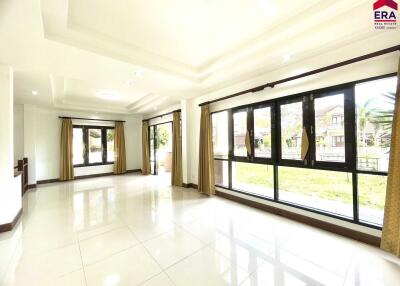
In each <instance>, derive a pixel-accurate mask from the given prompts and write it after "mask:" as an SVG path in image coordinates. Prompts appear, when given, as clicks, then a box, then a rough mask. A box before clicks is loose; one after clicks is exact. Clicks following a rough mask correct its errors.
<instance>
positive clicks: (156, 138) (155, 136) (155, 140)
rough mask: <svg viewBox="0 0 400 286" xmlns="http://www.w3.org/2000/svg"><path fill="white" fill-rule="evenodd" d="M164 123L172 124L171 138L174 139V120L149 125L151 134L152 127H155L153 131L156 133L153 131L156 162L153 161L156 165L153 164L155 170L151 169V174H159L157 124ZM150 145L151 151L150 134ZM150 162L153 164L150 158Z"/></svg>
mask: <svg viewBox="0 0 400 286" xmlns="http://www.w3.org/2000/svg"><path fill="white" fill-rule="evenodd" d="M162 124H171V140H174V136H173V132H174V125H173V121H166V122H161V123H157V124H152V125H149V127H148V132H149V135H150V127H153V132H154V133H153V138H154V140H153V144H154V146H153V147H154V148H153V150H154V154H153V155H154V162H153V164H154V166H153V170H154V172H153V173H152V172H151V171H150V174H151V175H158V162H157V150H158V148H157V146H158V137H157V126H158V125H162ZM148 146H149V150H150V152H151V145H150V136H149V141H148ZM150 157H151V156H150ZM150 164H151V160H150Z"/></svg>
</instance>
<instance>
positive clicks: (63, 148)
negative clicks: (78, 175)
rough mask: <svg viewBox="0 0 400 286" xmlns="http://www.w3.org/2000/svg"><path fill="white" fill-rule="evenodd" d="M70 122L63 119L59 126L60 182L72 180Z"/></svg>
mask: <svg viewBox="0 0 400 286" xmlns="http://www.w3.org/2000/svg"><path fill="white" fill-rule="evenodd" d="M72 133H73V129H72V120H71V119H63V120H62V126H61V145H60V154H61V158H60V180H61V181H68V180H73V179H74V164H73V160H72V159H73V154H72Z"/></svg>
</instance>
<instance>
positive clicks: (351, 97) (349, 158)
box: [210, 73, 397, 230]
mask: <svg viewBox="0 0 400 286" xmlns="http://www.w3.org/2000/svg"><path fill="white" fill-rule="evenodd" d="M396 75H397V74H396V73H389V74H384V75H381V76H375V77H370V78H365V79H361V80H357V81H352V82H347V83H344V84H339V85H334V86H330V87H325V88H320V89H316V90H312V91H307V92H301V93H297V94H293V95H288V96H285V97H280V98H275V99H270V100H265V101H261V102H256V103H251V104H245V105H241V106H236V107H233V108H228V109H223V110H218V111H215V112H212V113H211V114H210V116H212V115H213V114H214V113H218V112H223V111H228V124H227V125H228V136H229V137H228V138H229V140H228V141H229V146H228V147H229V156H228V158H227V159H226V158H217V157H215V158H214V160H223V161H228V168H229V173H228V175H229V180H228V181H229V186H228V187H226V186H220V185H216V187H218V188H221V189H226V190H230V191H234V192H237V193H241V194H245V195H249V196H252V197H256V198H259V199H263V200H267V201H271V202H275V203H278V204H283V205H287V206H291V207H295V208H299V209H302V210H306V211H309V212H312V213H317V214H321V215H325V216H328V217H332V218H336V219H339V220H344V221H347V222H350V223H354V224H357V225H362V226H366V227H369V228H374V229H378V230H381V229H382V226H381V225H376V224H373V223H368V222H366V221H361V220H360V218H359V202H358V180H357V177H358V175H359V174H367V175H381V176H387V174H388V172H383V171H374V170H359V169H358V168H357V123H356V104H355V87H356V85H357V84H360V83H365V82H369V81H374V80H379V79H385V78H390V77H394V76H396ZM340 92H343V94H344V118H343V122H342V124H343V127H344V137H345V142H344V143H345V161H344V162H329V161H316V158H315V157H316V149H315V148H316V147H315V143H316V141H315V139H316V137H315V132H314V131H315V111H314V99H315V98H318V97H323V96H329V95H334V94H337V93H340ZM300 101H301V102H302V103H303V104H302V105H303V109H302V110H303V127H305V128H306V131H307V135H308V138H309V142H310V147H309V151H308V153H307V155H306V158H305V160H290V159H282V157H281V125H280V122H281V116H280V115H281V114H280V106H281V105H284V104H289V103H293V102H300ZM263 106H270V107H271V158H255V157H254V116H253V115H254V113H253V111H254V110H255V109H258V108H262V107H263ZM244 110H246V111H247V130H248V131H249V132H250V138H251V150H252V153H251V154H250V155H248V156H247V157H242V156H235V155H234V153H233V148H234V146H233V140H234V134H233V128H234V126H233V114H234V113H235V112H239V111H244ZM312 129H313V130H312ZM232 162H244V163H255V164H266V165H272V166H273V167H274V198H272V199H271V198H270V197H267V196H262V195H259V194H254V193H251V192H248V191H243V190H238V189H234V188H232ZM280 166H282V167H296V168H308V169H317V170H326V171H336V172H346V173H350V174H351V176H352V185H353V217H352V218H349V217H345V216H341V215H338V214H335V213H330V212H328V211H323V210H319V209H316V208H310V207H306V206H302V205H297V204H295V203H289V202H285V201H282V200H279V181H278V168H279V167H280Z"/></svg>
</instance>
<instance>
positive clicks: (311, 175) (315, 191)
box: [278, 167, 353, 218]
mask: <svg viewBox="0 0 400 286" xmlns="http://www.w3.org/2000/svg"><path fill="white" fill-rule="evenodd" d="M294 178H295V179H294ZM278 182H279V200H281V201H286V202H291V203H294V204H297V205H302V206H306V207H309V208H312V209H319V210H322V211H326V212H330V213H334V214H338V215H341V216H345V217H349V218H352V217H353V186H352V176H351V173H344V172H334V171H324V170H313V169H305V168H292V167H279V181H278Z"/></svg>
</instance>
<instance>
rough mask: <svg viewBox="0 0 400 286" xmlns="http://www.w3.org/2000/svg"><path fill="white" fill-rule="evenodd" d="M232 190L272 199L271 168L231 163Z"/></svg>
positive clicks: (272, 178) (272, 173)
mask: <svg viewBox="0 0 400 286" xmlns="http://www.w3.org/2000/svg"><path fill="white" fill-rule="evenodd" d="M232 188H234V189H237V190H241V191H245V192H249V193H253V194H257V195H260V196H264V197H269V198H273V197H274V168H273V166H270V165H261V164H251V163H241V162H232Z"/></svg>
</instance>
